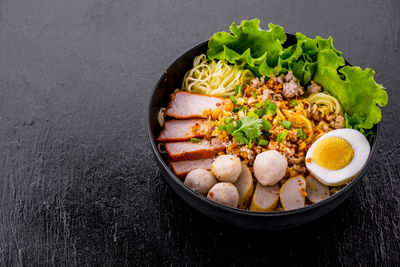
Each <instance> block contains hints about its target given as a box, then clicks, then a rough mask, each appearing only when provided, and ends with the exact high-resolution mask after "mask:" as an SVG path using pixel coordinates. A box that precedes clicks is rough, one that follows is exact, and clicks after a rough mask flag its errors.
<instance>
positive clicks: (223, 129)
mask: <svg viewBox="0 0 400 267" xmlns="http://www.w3.org/2000/svg"><path fill="white" fill-rule="evenodd" d="M217 129H218V131H225V125H218V126H217Z"/></svg>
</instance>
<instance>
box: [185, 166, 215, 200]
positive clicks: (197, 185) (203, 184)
mask: <svg viewBox="0 0 400 267" xmlns="http://www.w3.org/2000/svg"><path fill="white" fill-rule="evenodd" d="M184 183H185V185H186V186H187V187H189V188H190V189H192V190H193V191H195V192H197V193H199V194H202V195H205V194H207V192H208V191H209V190H210V189H211V187H213V186H214V185H215V184H216V183H217V180H215V177H214V175H213V174H212V173H211V172H210V171H207V170H205V169H195V170H193V171H191V172H189V173H188V174H187V175H186V178H185V182H184Z"/></svg>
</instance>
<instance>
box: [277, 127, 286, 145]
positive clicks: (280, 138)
mask: <svg viewBox="0 0 400 267" xmlns="http://www.w3.org/2000/svg"><path fill="white" fill-rule="evenodd" d="M288 133H289V132H288V130H286V129H285V130H284V131H283V132H282V133H280V134H278V136H277V137H276V141H277V142H282V141H283V140H285V139H286V136H287V135H288Z"/></svg>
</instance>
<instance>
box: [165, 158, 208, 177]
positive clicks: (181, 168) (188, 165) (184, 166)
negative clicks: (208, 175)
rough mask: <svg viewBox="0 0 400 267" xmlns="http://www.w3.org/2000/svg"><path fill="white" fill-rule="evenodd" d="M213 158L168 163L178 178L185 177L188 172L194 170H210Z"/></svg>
mask: <svg viewBox="0 0 400 267" xmlns="http://www.w3.org/2000/svg"><path fill="white" fill-rule="evenodd" d="M213 161H214V158H207V159H196V160H183V161H175V162H173V161H170V163H169V164H170V166H171V167H172V170H173V171H174V172H175V174H176V176H178V177H179V178H183V177H185V175H186V174H188V173H189V172H190V171H193V170H195V169H205V170H208V171H209V170H211V164H212V163H213Z"/></svg>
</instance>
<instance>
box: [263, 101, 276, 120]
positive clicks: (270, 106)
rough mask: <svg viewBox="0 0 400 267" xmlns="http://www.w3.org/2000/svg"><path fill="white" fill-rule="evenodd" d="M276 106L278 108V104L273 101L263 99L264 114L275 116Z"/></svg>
mask: <svg viewBox="0 0 400 267" xmlns="http://www.w3.org/2000/svg"><path fill="white" fill-rule="evenodd" d="M277 108H278V106H277V105H276V104H275V103H274V102H272V101H271V100H269V99H267V100H266V101H265V113H266V114H269V113H271V114H272V116H275V113H276V109H277Z"/></svg>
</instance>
